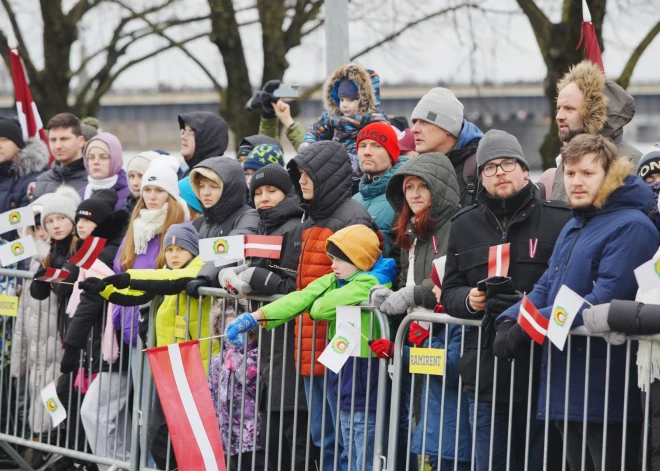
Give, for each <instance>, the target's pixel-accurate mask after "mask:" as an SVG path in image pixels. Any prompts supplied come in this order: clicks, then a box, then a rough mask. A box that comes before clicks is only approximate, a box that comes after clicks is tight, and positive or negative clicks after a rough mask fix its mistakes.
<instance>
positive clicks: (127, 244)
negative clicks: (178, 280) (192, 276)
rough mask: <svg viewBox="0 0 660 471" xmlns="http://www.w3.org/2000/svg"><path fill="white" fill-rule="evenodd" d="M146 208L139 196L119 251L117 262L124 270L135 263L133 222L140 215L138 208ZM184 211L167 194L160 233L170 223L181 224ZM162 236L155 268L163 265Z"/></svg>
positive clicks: (163, 233) (167, 227)
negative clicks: (165, 211)
mask: <svg viewBox="0 0 660 471" xmlns="http://www.w3.org/2000/svg"><path fill="white" fill-rule="evenodd" d="M144 208H146V205H145V203H144V198H140V199H138V201H137V204H136V205H135V209H133V214H132V215H131V221H130V223H129V224H128V230H127V231H126V235H125V236H124V245H123V246H122V249H121V253H120V254H119V264H120V265H121V267H122V269H123V270H124V271H126V270H128V269H130V268H132V267H133V264H134V263H135V258H136V257H137V254H136V253H135V242H134V240H133V222H134V221H135V220H136V219H137V218H139V217H140V210H141V209H144ZM184 219H185V213H184V211H183V208H182V207H181V205H180V204H179V202H178V201H177V200H176V199H174V197H173V196H172V195H168V198H167V215H166V216H165V221H164V222H163V227H162V228H161V232H160V233H161V234H162V235H165V232H167V229H169V227H170V226H171V225H172V224H181V223H182V222H184ZM163 242H164V241H163V238H162V237H161V240H160V250H159V252H158V257H157V258H156V268H163V267H164V266H165V251H164V250H163Z"/></svg>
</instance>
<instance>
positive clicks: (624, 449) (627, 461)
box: [374, 311, 660, 471]
mask: <svg viewBox="0 0 660 471" xmlns="http://www.w3.org/2000/svg"><path fill="white" fill-rule="evenodd" d="M416 321H421V322H425V323H429V324H430V329H431V332H430V337H433V336H434V329H435V332H438V330H437V329H441V328H443V327H445V330H444V334H440V335H444V338H445V345H447V344H448V334H447V332H448V329H447V326H450V325H457V326H460V329H461V339H460V354H461V357H463V355H464V354H465V345H466V338H467V335H475V336H477V338H478V340H477V350H478V352H477V357H478V358H481V348H482V334H483V332H482V325H481V320H478V321H475V320H463V319H457V318H453V317H450V316H448V315H446V314H437V313H433V312H430V311H427V312H420V311H417V312H413V313H411V314H409V315H408V316H406V318H405V319H404V320H403V322H402V323H401V325H400V327H399V329H398V331H397V333H396V341H395V353H394V359H393V365H392V367H391V372H392V373H393V375H392V401H391V404H392V409H391V413H390V427H389V436H388V453H387V462H386V465H385V466H384V467H383V468H382V469H383V470H387V471H394V470H397V471H398V469H399V468H397V467H396V466H395V465H394V463H396V462H397V457H398V454H400V453H404V452H410V449H411V434H412V432H411V433H409V434H408V437H407V442H406V446H405V447H402V446H400V445H399V446H397V444H400V443H401V442H400V441H399V436H398V433H399V429H398V424H399V423H400V422H401V421H408V423H409V424H410V425H412V424H413V423H416V424H417V426H421V427H423V428H422V447H421V448H422V453H421V454H420V458H421V461H422V463H425V462H427V461H426V460H427V459H428V458H429V457H431V455H430V454H429V453H428V452H427V451H426V450H427V446H426V445H427V443H426V437H427V429H428V427H427V426H426V424H427V423H428V422H429V418H434V417H432V415H431V414H435V415H436V417H435V418H437V416H438V415H439V423H440V424H443V423H444V421H445V420H446V419H447V417H446V415H445V414H447V411H445V410H444V408H443V407H442V405H441V407H440V408H439V409H433V410H429V403H428V399H429V394H428V385H429V379H430V375H421V376H423V382H425V384H426V390H425V392H424V394H423V397H422V401H424V405H423V410H424V414H423V416H422V417H417V418H416V419H413V417H412V415H413V408H412V407H411V409H410V416H409V417H407V418H406V417H401V416H400V411H399V408H400V405H401V396H402V392H403V391H402V387H401V384H402V382H403V378H404V377H405V375H406V374H407V369H406V358H405V349H406V348H407V347H406V344H407V335H408V330H409V328H410V324H412V323H413V322H416ZM468 329H470V330H469V333H468ZM580 338H582V339H584V342H585V345H586V346H585V347H584V348H583V347H582V344H580V346H579V347H578V346H574V345H573V344H575V343H576V342H577V340H576V339H580ZM595 339H598V341H599V342H601V343H604V341H603V340H602V335H600V334H592V333H590V332H588V331H587V330H586V328H585V327H583V326H580V327H578V328H574V329H572V330H571V331H570V334H569V336H568V339H567V342H566V345H565V348H564V351H565V352H566V355H567V356H568V358H571V359H573V361H577V360H576V357H575V356H572V355H573V354H577V353H579V354H580V355H584V358H585V363H586V374H585V377H584V390H585V395H584V405H583V409H584V412H583V417H582V421H581V422H576V421H572V420H569V418H568V415H569V413H568V409H569V407H568V404H569V401H568V400H567V398H569V393H570V388H571V384H570V381H568V378H569V376H570V368H571V363H573V361H568V362H567V370H566V380H565V390H564V398H563V403H564V416H563V420H559V421H558V420H552V419H550V417H549V415H548V414H547V411H548V410H549V407H550V401H551V382H552V381H556V379H555V378H554V377H552V376H551V372H552V369H551V361H552V355H549V356H547V357H546V356H543V358H542V359H541V360H540V361H541V362H544V366H546V365H547V376H546V389H545V402H544V404H545V410H546V413H545V414H541V413H540V412H538V413H537V414H536V416H535V414H533V413H532V410H535V409H536V406H537V403H536V401H535V400H534V397H535V396H537V394H538V393H539V392H540V391H538V390H534V388H533V387H532V385H533V378H534V374H535V371H533V367H534V365H535V362H534V355H535V354H536V355H538V354H539V352H540V351H541V348H540V347H536V348H534V345H535V344H534V343H533V342H531V343H530V345H531V348H530V350H529V357H530V368H529V371H523V372H519V373H518V374H525V373H527V374H528V377H529V380H528V387H527V390H526V391H525V394H526V396H527V400H526V408H525V410H524V414H525V427H524V429H523V430H521V429H515V424H513V422H514V415H515V412H517V411H514V399H513V394H514V380H515V375H516V370H515V363H516V360H515V359H513V360H511V380H510V387H509V391H510V396H509V397H508V398H506V397H505V398H502V397H497V393H495V394H493V395H492V396H493V397H492V402H490V404H489V405H490V408H491V413H490V417H488V418H489V419H490V422H488V420H487V418H486V417H483V416H480V415H478V414H477V409H478V402H479V394H475V395H474V398H473V399H472V401H473V402H474V408H473V410H470V416H471V417H470V421H471V422H473V423H474V424H476V425H475V426H469V427H468V431H469V434H470V436H469V438H470V440H471V444H470V453H469V456H468V459H467V461H459V450H458V449H459V447H461V446H464V445H465V443H464V442H461V441H460V440H459V432H460V431H461V428H460V427H461V425H460V421H461V420H463V419H462V417H461V415H463V416H464V414H461V407H462V405H461V403H462V402H463V401H465V400H466V399H468V396H467V394H465V392H463V385H462V375H463V374H464V373H465V371H462V372H461V376H460V377H459V379H458V391H459V394H458V407H457V410H456V411H455V414H456V416H455V420H456V432H455V436H453V437H447V436H446V435H443V427H440V428H439V430H438V432H437V434H438V448H437V449H438V450H442V444H443V441H446V440H453V443H454V453H453V458H452V459H450V460H448V461H450V463H447V462H445V463H441V461H442V458H441V457H440V460H439V461H438V464H437V467H435V466H434V467H433V468H432V469H433V470H436V469H437V470H438V471H439V470H441V469H442V470H445V469H466V470H467V469H469V470H475V469H477V470H479V471H482V470H483V471H485V470H489V471H490V470H493V469H502V470H504V469H515V470H519V469H520V470H522V469H524V470H528V469H529V470H535V469H543V470H544V471H545V470H555V469H557V470H559V469H561V470H562V471H565V470H567V469H569V466H568V463H567V447H568V446H571V445H574V444H572V443H569V442H570V440H562V437H567V435H568V434H567V432H568V427H569V424H572V425H573V424H575V427H576V428H577V429H579V430H581V433H582V438H581V441H580V442H579V446H580V449H581V460H580V463H579V464H578V465H577V466H576V467H575V468H573V467H571V468H570V469H571V471H577V470H578V469H579V470H585V469H594V468H593V467H591V465H590V463H589V461H590V460H589V461H587V451H590V452H591V454H593V453H597V452H600V463H601V464H600V466H599V467H597V468H596V469H597V470H603V471H604V470H606V469H607V470H610V469H621V470H624V469H626V470H628V469H643V470H646V469H651V468H650V460H649V433H650V430H649V429H650V420H649V402H650V394H646V395H645V404H643V405H644V407H643V415H642V417H641V419H642V420H641V421H638V420H637V418H635V417H632V416H631V415H629V414H631V413H630V410H629V409H630V407H634V406H640V405H642V404H641V403H640V402H641V401H640V400H639V396H640V391H639V389H638V388H637V384H636V383H635V382H634V378H636V377H637V374H636V372H637V367H636V365H635V350H636V346H637V342H636V341H649V345H650V348H649V354H648V360H649V362H650V361H651V357H652V350H653V348H654V345H653V342H654V341H655V342H657V341H660V335H653V336H628V337H627V338H626V341H625V344H624V345H622V346H621V347H613V346H612V345H610V344H609V343H608V344H606V346H605V355H606V356H605V358H606V366H605V397H604V408H603V421H602V422H604V423H605V424H606V426H602V425H601V424H598V423H597V421H594V420H593V419H592V418H589V417H588V414H587V412H588V410H589V401H590V394H589V387H590V385H592V383H593V382H594V381H595V380H594V379H593V378H592V377H591V375H590V364H591V359H592V355H593V354H594V351H595V347H593V343H594V342H595V341H596V340H595ZM547 342H549V341H548V340H546V343H547ZM545 347H546V348H547V345H546V346H545ZM602 347H603V345H600V346H599V348H602ZM551 348H552V349H555V347H554V346H551ZM613 348H621V349H625V365H626V367H625V371H612V370H611V368H610V366H611V365H610V359H611V355H612V349H613ZM655 348H658V346H657V345H656V346H655ZM480 363H481V362H478V363H477V365H476V370H477V371H476V378H477V379H476V385H475V390H476V391H481V389H480V387H479V382H480V378H483V377H482V376H480V374H479V368H480ZM501 363H502V361H501V360H498V359H497V358H495V363H494V369H493V373H492V374H493V381H492V384H493V388H492V389H493V391H497V372H498V364H500V365H501ZM446 367H447V355H445V356H444V368H445V371H446ZM500 368H501V366H500ZM412 376H413V381H412V388H413V391H412V392H411V397H412V396H414V387H415V381H414V380H415V376H416V375H414V374H413V375H412ZM418 376H419V375H418ZM612 380H618V381H620V382H622V383H623V385H624V389H623V391H624V396H623V405H622V407H623V417H622V420H621V422H620V428H621V437H622V441H621V444H620V447H621V448H620V449H618V447H619V442H618V441H617V442H614V443H612V441H610V442H609V443H608V441H607V437H608V432H609V433H610V434H612V433H614V432H613V429H614V428H615V426H617V424H616V423H608V413H610V410H609V406H608V399H609V395H610V385H611V384H612V383H611V381H612ZM645 381H646V385H647V391H648V386H649V385H650V383H651V381H652V378H651V371H649V375H648V377H647V378H646V379H645ZM441 382H442V387H441V397H442V404H444V401H445V398H446V395H445V394H446V391H447V388H449V387H450V386H449V385H448V384H447V380H446V378H445V377H444V376H443V377H442V379H441ZM573 387H574V386H573ZM516 392H519V391H516ZM591 399H593V397H591ZM516 402H520V401H516ZM629 404H631V405H629ZM411 405H412V400H411ZM502 409H504V410H505V411H506V412H507V418H506V422H507V425H506V437H505V438H504V439H503V438H502V437H495V436H494V430H495V428H496V427H492V426H490V424H492V423H494V422H495V417H496V410H498V411H500V412H501V410H502ZM480 421H481V425H479V424H480ZM534 421H536V422H534ZM483 422H486V423H485V424H484V423H483ZM553 422H554V423H553ZM637 422H640V423H637ZM464 425H465V424H464ZM595 425H600V427H601V428H602V445H601V449H600V450H596V449H593V447H590V446H589V445H588V444H587V437H588V429H589V427H591V428H594V427H595ZM484 426H485V427H486V429H487V430H486V432H487V433H488V434H489V439H488V441H487V442H486V445H487V448H488V457H487V459H486V460H484V461H483V462H481V463H477V459H476V456H475V455H476V448H477V447H476V445H477V440H479V439H478V436H477V430H479V427H481V428H483V427H484ZM539 426H540V427H542V431H543V435H542V443H541V445H542V450H541V453H542V464H541V465H540V466H537V465H536V464H534V463H538V461H539V460H538V457H534V456H531V450H530V442H532V441H533V439H532V438H530V429H532V428H536V427H539ZM411 429H412V427H411ZM514 429H515V431H514ZM557 431H560V432H561V434H560V435H559V436H558V438H559V440H558V441H557V440H554V438H557V435H556V432H557ZM482 432H483V431H482ZM553 434H554V435H555V437H553ZM589 438H590V440H591V438H592V437H591V436H590V437H589ZM599 438H600V437H599ZM482 439H483V437H482ZM553 440H554V441H553ZM617 440H618V435H617ZM482 444H483V443H482ZM521 445H522V446H523V447H524V453H523V452H520V453H518V456H519V457H521V456H522V457H523V460H522V462H521V461H520V459H518V460H516V456H513V447H515V446H517V447H520V446H521ZM498 446H499V447H500V448H499V449H498ZM638 446H639V448H640V450H639V452H637V447H638ZM502 450H505V452H506V464H505V465H502V466H500V467H497V466H496V465H495V464H494V462H493V460H494V459H493V456H494V454H495V453H498V452H499V453H501V452H502ZM537 451H538V448H537ZM619 451H620V461H619V458H618V456H619ZM608 453H609V454H610V455H615V456H616V457H617V458H616V459H609V460H608V458H607V456H608ZM424 455H426V456H424ZM436 457H437V456H434V458H436ZM534 458H536V460H534ZM516 461H517V462H516ZM427 465H428V464H427ZM422 466H423V464H422ZM374 469H375V468H374ZM406 469H408V468H407V467H406ZM426 469H431V468H430V467H429V468H426Z"/></svg>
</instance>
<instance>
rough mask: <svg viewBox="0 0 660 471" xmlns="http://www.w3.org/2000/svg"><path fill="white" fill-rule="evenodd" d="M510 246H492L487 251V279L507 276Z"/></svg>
mask: <svg viewBox="0 0 660 471" xmlns="http://www.w3.org/2000/svg"><path fill="white" fill-rule="evenodd" d="M510 258H511V244H500V245H493V246H491V247H490V249H489V250H488V278H490V277H491V276H508V274H509V259H510Z"/></svg>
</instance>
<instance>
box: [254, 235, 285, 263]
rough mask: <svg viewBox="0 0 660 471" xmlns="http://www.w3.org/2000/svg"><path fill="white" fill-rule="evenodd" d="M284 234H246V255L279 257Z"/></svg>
mask: <svg viewBox="0 0 660 471" xmlns="http://www.w3.org/2000/svg"><path fill="white" fill-rule="evenodd" d="M282 240H283V237H282V236H259V235H246V236H245V256H246V257H263V258H274V259H279V258H280V254H281V252H282Z"/></svg>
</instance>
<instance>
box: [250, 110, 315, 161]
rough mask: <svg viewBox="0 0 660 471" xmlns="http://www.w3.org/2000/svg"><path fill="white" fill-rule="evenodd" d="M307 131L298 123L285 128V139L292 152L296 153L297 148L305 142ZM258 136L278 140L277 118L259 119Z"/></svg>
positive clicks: (278, 124)
mask: <svg viewBox="0 0 660 471" xmlns="http://www.w3.org/2000/svg"><path fill="white" fill-rule="evenodd" d="M306 132H307V130H306V129H305V126H303V125H302V123H301V122H300V121H294V123H293V124H292V125H291V126H289V127H288V128H286V137H287V139H288V140H289V142H290V143H291V145H292V146H293V150H295V151H296V152H298V147H300V144H302V143H303V142H304V141H305V133H306ZM259 134H263V135H264V136H269V137H272V138H273V139H277V140H278V141H279V140H280V121H279V120H278V119H277V118H272V119H269V118H263V117H262V118H261V121H259Z"/></svg>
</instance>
